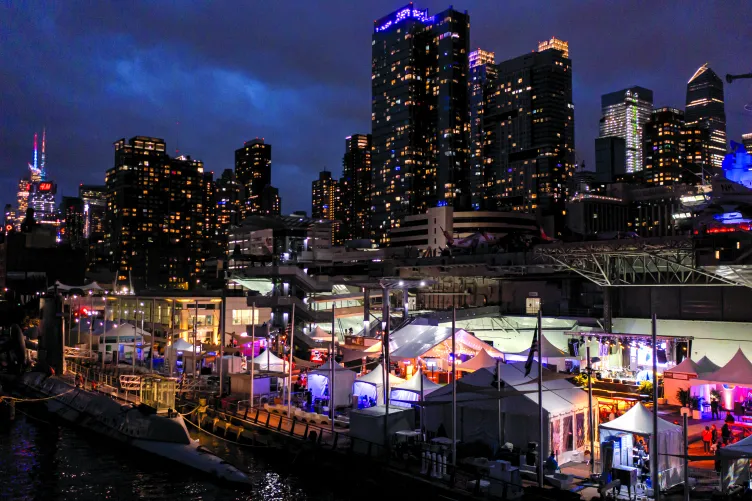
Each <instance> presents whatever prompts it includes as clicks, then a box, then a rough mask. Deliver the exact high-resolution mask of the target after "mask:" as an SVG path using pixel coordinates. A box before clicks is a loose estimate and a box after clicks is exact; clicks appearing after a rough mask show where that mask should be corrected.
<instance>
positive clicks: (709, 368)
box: [697, 357, 720, 372]
mask: <svg viewBox="0 0 752 501" xmlns="http://www.w3.org/2000/svg"><path fill="white" fill-rule="evenodd" d="M697 367H699V368H700V372H715V371H717V370H718V369H720V366H718V365H716V364H714V363H713V362H712V361H711V360H710V359H709V358H708V357H702V358H701V359H700V360H698V361H697Z"/></svg>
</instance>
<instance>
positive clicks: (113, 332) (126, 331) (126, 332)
mask: <svg viewBox="0 0 752 501" xmlns="http://www.w3.org/2000/svg"><path fill="white" fill-rule="evenodd" d="M134 334H135V335H136V337H140V338H141V340H143V339H151V334H149V333H148V332H147V331H145V330H142V329H141V328H140V327H137V326H135V325H133V324H121V325H116V326H115V327H113V328H112V329H110V330H108V331H107V332H105V333H104V335H105V337H113V336H118V337H120V336H133V335H134ZM141 340H138V342H142V341H141ZM118 342H120V341H118ZM121 344H122V343H121ZM126 344H127V343H126ZM188 349H190V348H188Z"/></svg>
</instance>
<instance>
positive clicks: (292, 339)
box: [267, 303, 295, 433]
mask: <svg viewBox="0 0 752 501" xmlns="http://www.w3.org/2000/svg"><path fill="white" fill-rule="evenodd" d="M294 344H295V303H293V304H292V317H291V318H290V356H289V357H288V359H287V363H288V365H289V368H290V373H289V375H288V377H287V417H289V418H290V419H292V353H293V348H294ZM284 368H285V364H284V362H283V363H282V369H283V370H284ZM268 369H269V368H268V367H267V370H268ZM292 431H293V433H294V432H295V430H292Z"/></svg>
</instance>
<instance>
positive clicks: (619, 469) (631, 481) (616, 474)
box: [611, 466, 638, 500]
mask: <svg viewBox="0 0 752 501" xmlns="http://www.w3.org/2000/svg"><path fill="white" fill-rule="evenodd" d="M637 473H638V472H637V468H634V467H632V466H614V467H613V468H612V469H611V474H612V476H613V478H614V480H619V481H620V482H621V485H623V486H626V487H627V496H628V497H629V499H630V500H631V499H632V488H634V494H635V498H637Z"/></svg>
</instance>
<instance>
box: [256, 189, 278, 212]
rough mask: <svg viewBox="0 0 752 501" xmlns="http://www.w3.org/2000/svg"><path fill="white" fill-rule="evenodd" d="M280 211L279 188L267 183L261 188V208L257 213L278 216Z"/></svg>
mask: <svg viewBox="0 0 752 501" xmlns="http://www.w3.org/2000/svg"><path fill="white" fill-rule="evenodd" d="M281 212H282V198H280V196H279V189H278V188H275V187H274V186H272V185H271V184H267V185H266V186H264V189H263V190H261V210H260V211H259V213H260V214H263V215H265V216H279V215H280V213H281Z"/></svg>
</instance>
